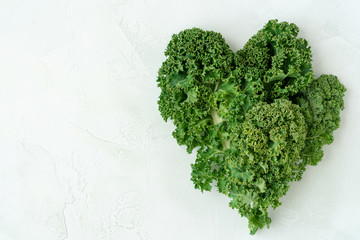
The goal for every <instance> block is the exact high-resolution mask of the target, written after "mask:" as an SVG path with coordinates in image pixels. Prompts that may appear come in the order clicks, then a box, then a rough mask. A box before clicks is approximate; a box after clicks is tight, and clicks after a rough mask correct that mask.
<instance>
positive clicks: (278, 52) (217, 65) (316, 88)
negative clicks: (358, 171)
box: [157, 20, 346, 234]
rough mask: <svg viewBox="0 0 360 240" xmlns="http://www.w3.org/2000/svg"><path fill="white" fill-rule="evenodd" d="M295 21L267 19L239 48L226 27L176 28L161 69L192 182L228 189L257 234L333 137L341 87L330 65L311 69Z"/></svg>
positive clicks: (165, 106)
mask: <svg viewBox="0 0 360 240" xmlns="http://www.w3.org/2000/svg"><path fill="white" fill-rule="evenodd" d="M298 32H299V29H298V27H297V26H296V25H295V24H293V23H291V24H289V23H287V22H281V23H278V21H277V20H270V21H269V22H268V23H267V24H266V25H265V26H264V27H263V29H261V30H260V31H259V32H258V33H257V34H255V35H254V36H253V37H251V38H250V40H249V41H248V42H247V43H246V44H245V45H244V47H243V48H242V49H241V50H239V51H237V52H236V53H234V52H233V51H231V50H230V47H229V46H228V44H226V42H225V40H224V38H223V37H222V36H221V34H220V33H216V32H213V31H204V30H201V29H199V28H192V29H187V30H184V31H181V32H180V33H178V34H174V35H173V36H172V39H171V40H170V42H169V44H168V46H167V48H166V51H165V56H166V57H167V58H166V60H165V61H164V62H163V63H162V66H161V68H160V69H159V72H158V78H157V83H158V87H160V89H161V94H160V97H159V100H158V105H159V110H160V113H161V115H162V117H163V118H164V120H165V121H167V120H169V119H170V120H172V121H173V123H174V125H175V130H174V132H173V136H174V138H175V139H176V140H177V142H178V144H179V145H185V146H186V147H187V151H188V152H189V153H191V152H193V151H194V149H196V151H197V157H196V160H195V162H194V163H193V164H191V167H192V174H191V180H192V181H193V183H194V186H195V188H196V189H200V190H201V191H204V190H206V191H210V190H211V188H212V186H213V185H212V184H213V182H215V183H216V186H217V188H218V191H219V192H221V193H223V194H225V195H227V196H229V197H230V199H231V201H230V203H229V206H230V207H232V208H234V209H237V210H238V212H239V213H240V214H241V215H242V216H244V217H246V218H248V220H249V229H250V233H251V234H255V232H256V231H257V230H258V229H261V228H263V227H264V226H267V227H269V225H270V222H271V219H270V217H269V216H268V209H269V208H270V207H271V208H273V209H275V208H276V207H278V206H280V205H281V202H280V200H279V199H280V198H281V197H282V196H283V195H285V194H286V192H287V190H288V189H289V183H290V182H292V181H299V180H301V177H302V174H303V172H304V171H305V170H306V167H307V166H308V165H316V164H317V163H318V162H319V161H320V160H321V159H322V157H323V150H322V147H323V145H325V144H330V143H332V142H333V131H334V130H335V129H337V128H338V127H339V123H340V110H342V109H344V101H343V97H344V93H345V91H346V89H345V87H344V86H343V85H342V84H341V83H340V82H339V80H338V78H337V77H336V76H333V75H322V76H321V77H319V78H318V79H314V74H313V71H312V64H311V61H312V59H311V56H312V55H311V49H310V46H309V45H308V43H307V41H306V40H305V39H302V38H298V37H297V35H298Z"/></svg>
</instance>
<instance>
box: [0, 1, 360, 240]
mask: <svg viewBox="0 0 360 240" xmlns="http://www.w3.org/2000/svg"><path fill="white" fill-rule="evenodd" d="M359 10H360V4H359V2H358V1H356V0H354V1H341V0H337V1H336V0H332V1H330V0H317V1H310V0H301V1H285V0H278V1H265V0H256V1H235V0H234V1H214V0H202V1H190V0H188V1H169V0H154V1H150V0H142V1H135V0H128V1H126V0H73V1H70V0H68V1H62V0H0V83H1V84H0V240H22V239H26V240H32V239H34V240H43V239H44V240H52V239H54V240H60V239H69V240H85V239H86V240H98V239H99V240H100V239H106V240H112V239H116V240H165V239H166V240H168V239H171V240H177V239H179V240H184V239H190V240H192V239H196V240H203V239H204V240H205V239H206V240H228V239H230V240H233V239H234V240H235V239H236V240H238V239H242V240H244V239H267V240H269V239H270V240H271V239H276V240H288V239H299V240H300V239H310V240H313V239H316V240H325V239H329V240H330V239H331V240H337V239H347V240H348V239H360V230H359V229H360V220H359V215H360V204H359V202H360V187H359V184H360V174H359V170H360V150H359V149H360V140H359V139H360V127H359V118H360V106H359V105H360V97H359V95H360V92H359V91H360V58H359V57H360V27H359V23H360V14H359V13H358V12H359ZM271 18H278V19H279V20H286V21H290V22H294V23H296V24H297V25H298V26H299V27H300V30H301V31H300V36H301V37H305V38H306V39H308V41H309V43H310V45H311V46H312V50H313V59H314V62H313V69H314V72H315V75H316V76H319V75H320V74H321V73H328V74H335V75H337V76H338V77H339V78H340V80H341V81H342V83H344V84H345V86H346V87H347V89H348V91H347V93H346V97H345V105H346V109H345V111H343V112H342V122H341V128H340V129H339V130H337V131H336V132H335V142H334V143H333V144H332V145H331V146H329V147H325V156H324V158H323V161H322V162H321V163H320V164H319V165H318V166H317V167H309V168H308V170H307V172H306V173H305V174H304V177H303V180H302V181H301V182H298V183H293V184H292V187H291V189H290V191H289V192H288V194H287V195H286V196H285V197H283V198H282V200H283V205H282V206H281V207H279V208H278V209H277V210H276V211H271V212H270V216H271V217H272V219H273V222H272V224H271V228H270V229H269V230H266V229H264V230H261V231H259V232H258V233H257V234H256V236H254V237H251V236H249V234H248V229H247V220H246V219H244V218H241V217H240V215H238V214H237V213H236V211H235V210H232V209H231V208H229V207H228V206H227V204H228V201H229V200H228V198H227V197H226V196H224V195H221V194H219V193H217V192H216V191H213V192H206V193H203V194H202V193H201V192H200V191H198V190H194V189H193V185H192V183H191V182H190V163H191V162H193V161H194V155H188V154H187V153H186V151H185V148H184V147H180V146H178V145H177V143H176V141H175V140H174V139H173V138H172V136H171V132H172V130H173V126H172V124H171V123H165V122H164V121H163V120H162V119H161V117H160V114H159V112H158V110H157V97H158V95H159V93H160V90H159V89H158V88H157V87H156V82H155V81H156V76H157V70H158V68H159V67H160V65H161V62H162V61H163V60H164V56H163V51H164V49H165V47H166V45H167V43H168V41H169V40H170V37H171V35H172V34H173V33H177V32H179V31H180V30H183V29H185V28H189V27H201V28H203V29H206V30H214V31H217V32H221V33H222V34H223V36H224V37H225V38H226V39H227V41H228V43H229V45H230V46H231V48H232V49H233V50H237V49H239V48H241V47H242V46H243V44H244V43H245V41H246V40H247V39H248V38H249V37H250V36H251V35H253V34H255V33H256V32H257V31H258V30H259V29H260V28H261V27H262V26H263V25H264V24H265V23H266V22H267V21H268V20H269V19H271Z"/></svg>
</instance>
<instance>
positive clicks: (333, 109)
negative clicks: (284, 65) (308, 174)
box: [296, 75, 346, 165]
mask: <svg viewBox="0 0 360 240" xmlns="http://www.w3.org/2000/svg"><path fill="white" fill-rule="evenodd" d="M345 91H346V88H345V87H344V85H342V84H341V83H340V81H339V80H338V78H337V77H336V76H333V75H321V76H320V77H319V78H318V79H316V80H315V81H314V82H313V83H312V84H311V85H310V87H309V88H308V89H306V90H305V91H304V93H303V94H302V96H301V97H299V98H298V99H297V100H296V101H297V103H298V104H299V105H300V107H301V110H302V112H303V115H304V116H305V119H306V123H307V136H306V141H305V147H304V149H303V150H302V152H301V158H302V159H303V160H304V163H305V164H311V165H316V164H317V163H318V162H319V161H320V160H321V159H322V157H323V154H324V153H323V150H322V146H323V145H325V144H331V143H332V142H333V141H334V136H333V131H334V130H336V129H337V128H339V126H340V111H341V110H343V109H344V100H343V97H344V95H345Z"/></svg>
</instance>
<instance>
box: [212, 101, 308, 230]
mask: <svg viewBox="0 0 360 240" xmlns="http://www.w3.org/2000/svg"><path fill="white" fill-rule="evenodd" d="M305 134H306V123H305V118H304V116H303V115H302V114H301V111H300V107H299V106H298V105H295V104H293V103H291V101H289V100H285V99H277V100H275V101H274V103H271V104H267V103H264V102H261V103H258V104H256V105H255V106H253V107H252V108H251V109H250V110H249V111H248V112H247V113H246V114H245V121H244V123H243V124H241V125H239V126H238V128H236V129H235V128H234V129H233V131H232V132H231V138H230V139H231V149H232V151H231V152H230V153H229V154H227V155H225V171H226V175H225V178H223V179H222V180H220V181H218V183H220V184H221V189H220V187H219V190H220V191H221V192H223V193H225V194H227V195H228V196H229V197H230V198H232V201H231V202H230V206H231V207H232V208H236V209H238V211H239V213H240V214H241V215H242V216H245V217H247V218H248V219H249V228H250V230H251V233H255V232H256V230H257V229H259V228H262V227H263V226H269V224H270V221H271V220H270V218H269V217H268V214H267V209H268V207H269V206H271V207H272V208H276V207H277V206H279V205H280V201H279V198H280V197H282V196H283V195H284V194H285V193H286V191H287V190H288V188H289V183H290V182H291V181H293V180H294V179H296V178H298V176H299V175H301V174H302V172H303V166H302V164H301V161H300V158H299V155H300V152H301V149H302V148H303V147H304V142H305ZM224 186H225V187H224ZM244 194H245V195H244Z"/></svg>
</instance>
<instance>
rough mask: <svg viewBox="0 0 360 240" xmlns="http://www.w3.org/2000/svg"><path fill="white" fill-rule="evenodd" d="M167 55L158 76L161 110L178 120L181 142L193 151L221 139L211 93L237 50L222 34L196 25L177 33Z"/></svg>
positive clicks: (177, 130)
mask: <svg viewBox="0 0 360 240" xmlns="http://www.w3.org/2000/svg"><path fill="white" fill-rule="evenodd" d="M165 56H167V59H166V60H165V61H164V62H163V64H162V66H161V68H160V70H159V75H158V79H157V82H158V86H159V87H160V88H161V90H162V91H161V94H160V97H159V101H158V104H159V110H160V112H161V115H162V117H163V118H164V120H165V121H167V120H168V119H171V120H173V121H174V124H175V126H176V129H175V131H174V132H173V136H174V137H175V139H176V140H177V141H178V143H179V145H186V146H187V150H188V152H191V151H192V150H193V149H194V148H195V147H197V146H203V145H205V144H209V143H211V142H214V141H216V140H217V139H216V138H217V130H216V128H215V127H214V124H213V120H212V115H211V110H212V106H211V101H210V97H211V94H212V93H213V92H214V89H215V88H216V85H217V83H218V82H219V81H220V80H221V79H223V78H225V77H227V76H228V75H229V74H230V72H231V70H232V64H233V52H232V51H231V50H230V48H229V46H228V45H227V44H226V43H225V40H224V39H223V37H222V36H221V34H219V33H215V32H212V31H203V30H201V29H199V28H193V29H187V30H184V31H182V32H180V33H179V34H175V35H173V36H172V39H171V41H170V43H169V45H168V47H167V49H166V51H165Z"/></svg>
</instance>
